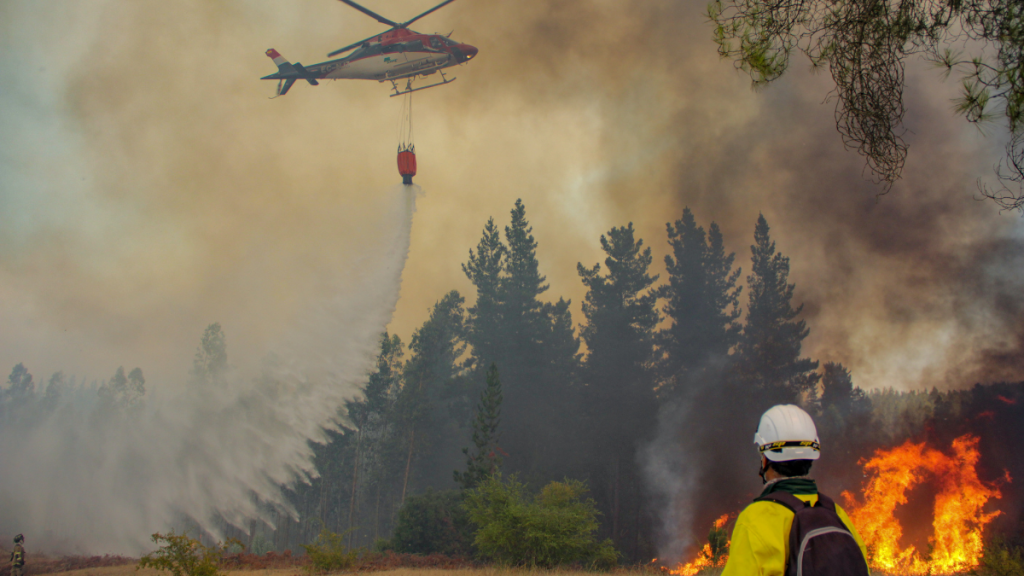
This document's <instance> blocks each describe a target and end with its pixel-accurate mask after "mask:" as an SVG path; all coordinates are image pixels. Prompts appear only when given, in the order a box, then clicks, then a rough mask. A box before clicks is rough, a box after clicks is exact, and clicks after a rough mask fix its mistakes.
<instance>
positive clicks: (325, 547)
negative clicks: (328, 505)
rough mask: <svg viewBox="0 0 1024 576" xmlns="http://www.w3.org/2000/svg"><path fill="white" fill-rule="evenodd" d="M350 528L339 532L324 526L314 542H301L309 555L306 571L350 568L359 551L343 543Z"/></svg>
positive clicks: (335, 570)
mask: <svg viewBox="0 0 1024 576" xmlns="http://www.w3.org/2000/svg"><path fill="white" fill-rule="evenodd" d="M349 532H351V530H346V531H345V532H342V533H341V534H337V533H335V532H331V531H330V530H328V529H326V528H324V529H323V530H321V531H320V535H319V536H317V539H316V542H314V543H312V544H303V545H302V548H303V549H304V550H305V551H306V556H308V557H309V564H307V565H306V571H307V572H309V573H310V574H324V573H327V572H340V571H342V570H347V569H349V568H351V567H352V566H353V565H354V564H355V563H356V561H357V560H359V555H360V551H359V550H350V549H349V548H348V546H346V545H345V537H346V536H348V533H349Z"/></svg>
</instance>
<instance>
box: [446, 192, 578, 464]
mask: <svg viewBox="0 0 1024 576" xmlns="http://www.w3.org/2000/svg"><path fill="white" fill-rule="evenodd" d="M539 269H540V265H539V262H538V260H537V241H536V239H535V238H534V236H533V229H532V227H531V226H530V223H529V221H528V220H527V218H526V207H525V205H524V204H523V202H522V200H517V201H516V203H515V206H514V208H513V209H512V211H511V219H510V223H509V225H508V226H506V227H505V242H504V243H503V242H502V240H501V238H500V237H499V235H498V230H497V227H496V226H495V225H494V222H493V220H489V221H488V223H487V226H486V227H485V228H484V233H483V237H482V238H481V240H480V243H479V244H478V246H477V249H476V251H475V252H473V251H470V260H469V262H467V263H466V264H465V265H464V266H463V270H464V271H465V273H466V276H467V277H468V278H469V279H470V280H471V281H472V282H473V284H474V286H476V288H477V302H476V304H475V305H474V306H473V307H472V308H470V317H469V321H468V325H469V331H468V332H469V336H468V340H469V342H470V344H471V345H472V361H471V365H472V367H473V379H475V380H476V381H481V380H483V377H484V374H483V370H484V368H485V367H486V366H490V364H492V363H496V364H497V365H498V367H499V369H500V370H501V374H502V384H503V395H504V405H503V408H502V410H503V414H504V438H505V446H506V448H507V451H508V454H509V458H508V460H507V461H506V464H507V465H508V467H509V468H511V469H512V470H515V471H521V472H522V471H529V473H530V474H540V475H549V476H550V475H552V474H557V472H564V466H563V463H564V460H565V459H564V457H562V456H560V455H558V454H555V453H554V452H555V450H554V445H555V443H556V442H560V441H562V440H564V439H566V434H565V433H564V431H563V430H562V428H561V427H562V426H563V425H564V420H565V418H566V417H567V416H568V415H569V414H568V413H567V412H568V410H570V409H571V408H570V406H571V404H572V396H571V389H572V386H573V381H572V379H573V378H574V377H575V374H576V371H577V368H578V364H579V340H578V339H577V338H576V337H575V335H574V334H573V323H572V315H571V313H570V311H569V302H567V301H565V300H561V299H560V300H559V302H558V303H556V304H549V303H544V302H541V301H540V299H539V298H540V295H541V294H543V293H544V292H545V291H547V289H548V285H547V284H546V283H545V278H544V276H543V275H541V274H540V271H539Z"/></svg>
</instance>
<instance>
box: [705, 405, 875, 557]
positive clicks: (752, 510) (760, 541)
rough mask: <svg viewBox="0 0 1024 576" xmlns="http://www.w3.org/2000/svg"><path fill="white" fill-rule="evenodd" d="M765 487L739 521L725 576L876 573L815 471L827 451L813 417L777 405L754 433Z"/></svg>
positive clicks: (854, 530)
mask: <svg viewBox="0 0 1024 576" xmlns="http://www.w3.org/2000/svg"><path fill="white" fill-rule="evenodd" d="M754 443H755V444H757V449H758V451H759V452H760V455H761V468H760V472H759V474H760V476H761V481H762V482H763V483H764V485H765V488H764V491H763V492H761V495H760V496H758V497H757V498H756V499H754V502H753V504H750V505H749V506H747V507H746V508H745V509H744V510H743V512H741V513H740V515H739V518H737V519H736V527H735V528H733V532H732V544H731V545H730V546H729V560H728V562H727V563H726V565H725V570H724V571H723V572H722V576H783V575H785V576H791V575H793V576H816V575H828V576H868V565H867V549H866V548H865V546H864V541H863V540H861V538H860V535H858V534H857V530H856V529H855V528H854V527H853V523H852V522H850V518H849V517H848V516H847V515H846V512H843V509H842V508H840V507H839V506H838V505H836V504H835V502H833V501H832V499H831V498H829V497H828V496H825V495H824V494H821V493H819V492H818V486H817V485H816V484H815V482H814V480H812V479H810V478H808V477H807V475H808V474H809V473H810V471H811V464H813V462H814V461H815V460H817V459H818V457H819V456H820V455H821V447H820V444H819V441H818V431H817V429H816V428H815V426H814V420H812V419H811V416H810V415H809V414H807V412H804V411H803V410H802V409H800V408H799V407H798V406H793V405H791V404H786V405H779V406H773V407H772V408H771V409H769V410H768V411H767V412H765V413H764V415H763V416H761V423H760V425H759V426H758V427H757V433H756V434H754Z"/></svg>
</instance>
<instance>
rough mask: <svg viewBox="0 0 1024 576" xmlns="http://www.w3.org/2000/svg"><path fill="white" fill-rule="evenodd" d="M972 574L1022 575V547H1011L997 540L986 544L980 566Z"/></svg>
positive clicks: (988, 575) (1023, 572) (1023, 555)
mask: <svg viewBox="0 0 1024 576" xmlns="http://www.w3.org/2000/svg"><path fill="white" fill-rule="evenodd" d="M973 573H974V574H975V575H976V576H1019V575H1020V574H1024V547H1021V546H1013V545H1011V544H1008V543H1006V542H1004V541H1002V540H998V539H996V540H993V541H991V542H988V543H986V544H985V552H984V556H982V558H981V565H980V566H978V567H977V568H976V569H975V570H974V572H973Z"/></svg>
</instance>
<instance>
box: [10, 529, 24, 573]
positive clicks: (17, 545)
mask: <svg viewBox="0 0 1024 576" xmlns="http://www.w3.org/2000/svg"><path fill="white" fill-rule="evenodd" d="M24 541H25V537H24V536H22V535H21V534H18V535H17V536H15V537H14V550H11V576H21V571H22V567H23V566H25V547H24V546H22V543H23V542H24Z"/></svg>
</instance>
